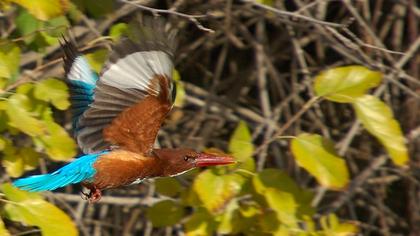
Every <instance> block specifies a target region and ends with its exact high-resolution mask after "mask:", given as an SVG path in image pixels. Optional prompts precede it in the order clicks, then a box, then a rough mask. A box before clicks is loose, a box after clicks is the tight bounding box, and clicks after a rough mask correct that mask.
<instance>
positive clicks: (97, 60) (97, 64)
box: [85, 49, 108, 73]
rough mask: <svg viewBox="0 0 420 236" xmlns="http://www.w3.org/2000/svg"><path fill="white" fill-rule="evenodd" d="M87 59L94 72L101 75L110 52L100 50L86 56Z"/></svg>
mask: <svg viewBox="0 0 420 236" xmlns="http://www.w3.org/2000/svg"><path fill="white" fill-rule="evenodd" d="M85 57H86V59H87V60H88V62H89V65H90V66H91V68H92V70H94V71H95V72H96V73H99V72H100V71H101V69H102V66H103V65H104V63H105V60H106V59H107V58H108V50H106V49H99V50H96V51H95V52H93V53H89V54H86V55H85Z"/></svg>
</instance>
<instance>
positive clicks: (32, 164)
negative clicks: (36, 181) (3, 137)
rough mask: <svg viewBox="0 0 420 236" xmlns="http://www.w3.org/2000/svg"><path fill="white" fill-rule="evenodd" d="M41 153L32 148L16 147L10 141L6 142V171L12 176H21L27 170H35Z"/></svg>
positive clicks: (4, 159)
mask: <svg viewBox="0 0 420 236" xmlns="http://www.w3.org/2000/svg"><path fill="white" fill-rule="evenodd" d="M39 157H40V155H39V153H37V152H35V150H33V149H32V148H28V147H24V148H21V149H16V148H15V147H14V146H12V144H11V143H10V142H8V143H7V144H6V148H5V150H4V156H3V160H2V164H3V166H4V167H5V168H6V172H7V174H8V175H9V176H11V177H14V178H16V177H20V176H21V175H22V174H23V173H24V172H25V171H27V170H33V169H35V168H36V167H37V166H38V163H39Z"/></svg>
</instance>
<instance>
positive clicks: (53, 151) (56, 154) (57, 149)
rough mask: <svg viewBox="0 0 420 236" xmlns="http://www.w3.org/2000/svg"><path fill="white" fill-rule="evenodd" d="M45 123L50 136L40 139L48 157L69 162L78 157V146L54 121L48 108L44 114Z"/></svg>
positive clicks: (43, 136)
mask: <svg viewBox="0 0 420 236" xmlns="http://www.w3.org/2000/svg"><path fill="white" fill-rule="evenodd" d="M44 121H45V124H46V127H47V130H48V134H46V135H42V136H40V137H39V140H40V141H41V142H42V143H43V147H44V148H45V151H46V153H47V154H48V156H49V157H50V158H51V159H53V160H67V159H69V158H72V157H74V155H76V144H75V142H74V140H73V139H72V138H71V137H70V136H69V134H68V133H67V132H66V131H65V130H64V129H63V127H61V126H60V125H58V124H57V123H55V122H54V121H53V120H52V112H51V110H50V109H49V108H48V109H46V111H45V112H44Z"/></svg>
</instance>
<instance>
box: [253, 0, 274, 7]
mask: <svg viewBox="0 0 420 236" xmlns="http://www.w3.org/2000/svg"><path fill="white" fill-rule="evenodd" d="M256 2H258V3H261V4H264V5H268V6H273V5H274V0H256Z"/></svg>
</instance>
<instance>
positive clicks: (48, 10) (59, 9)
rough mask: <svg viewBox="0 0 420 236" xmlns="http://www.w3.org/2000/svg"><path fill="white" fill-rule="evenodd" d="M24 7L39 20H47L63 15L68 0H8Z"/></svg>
mask: <svg viewBox="0 0 420 236" xmlns="http://www.w3.org/2000/svg"><path fill="white" fill-rule="evenodd" d="M10 1H11V2H15V3H17V4H19V5H21V6H22V7H24V8H26V9H27V10H28V11H29V12H30V13H31V14H32V15H34V16H35V17H36V18H38V19H40V20H48V19H51V18H54V17H57V16H61V15H64V14H65V13H66V11H67V8H68V5H69V1H68V0H36V1H33V0H10Z"/></svg>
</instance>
